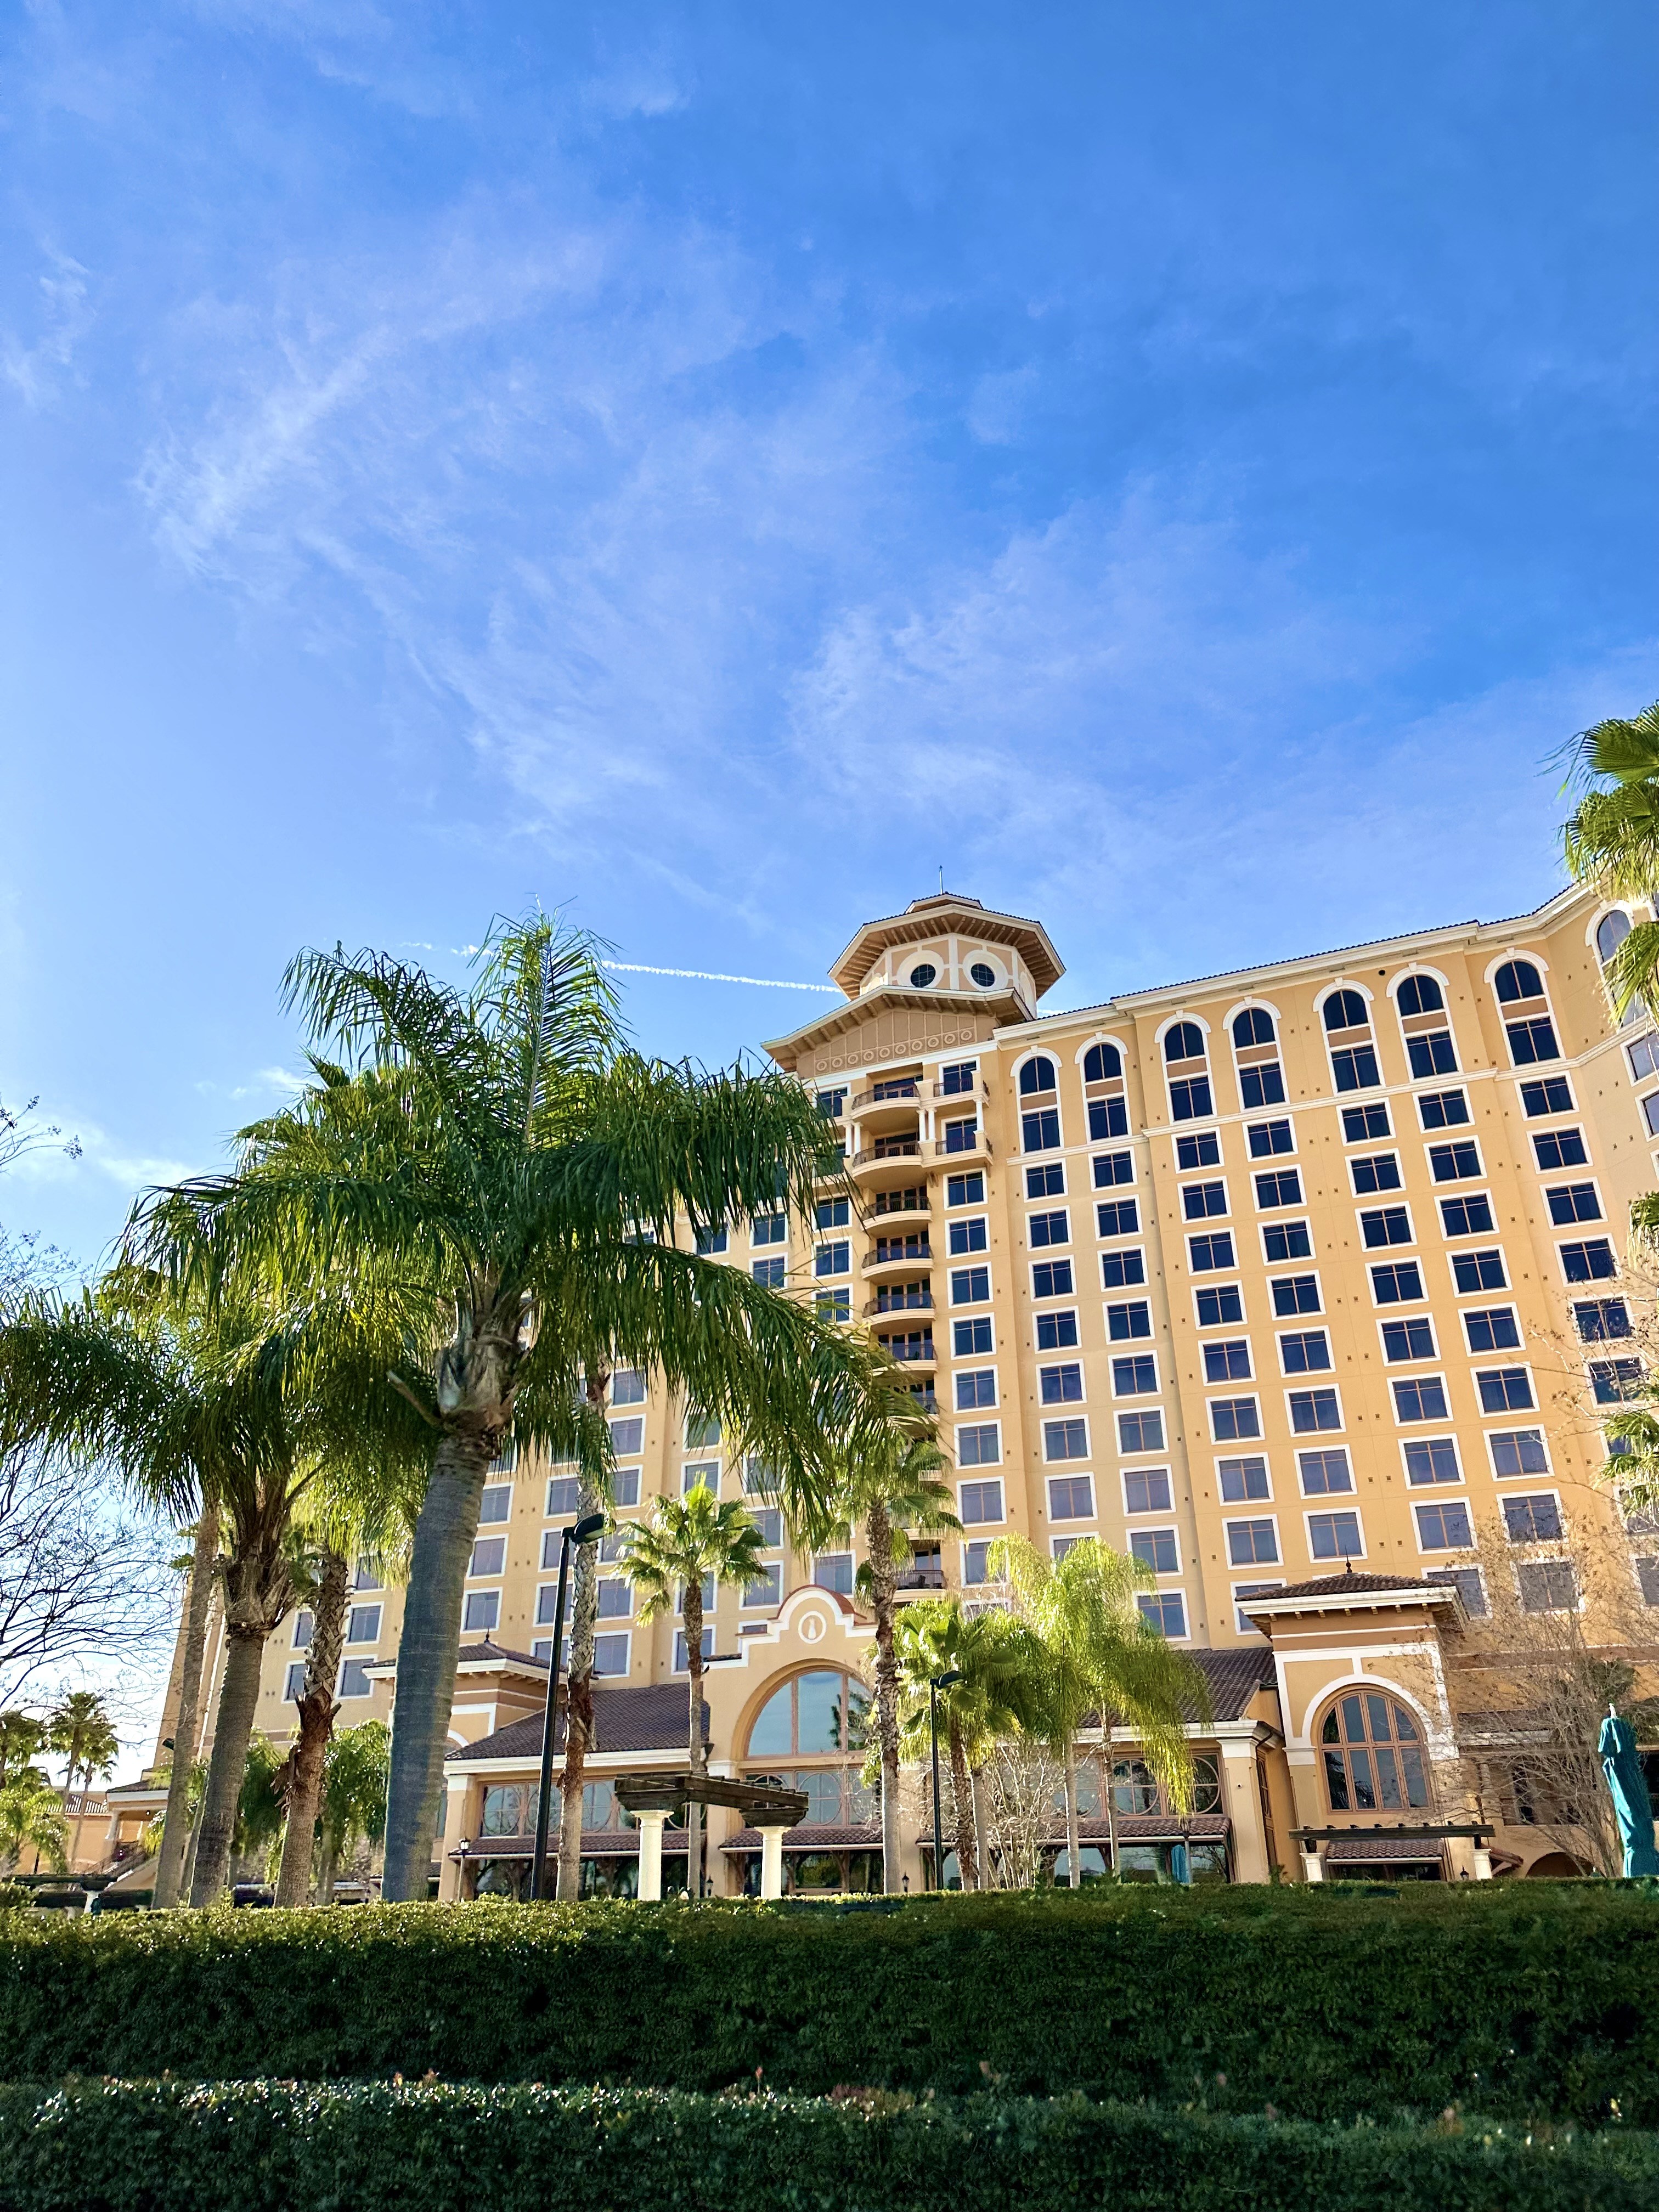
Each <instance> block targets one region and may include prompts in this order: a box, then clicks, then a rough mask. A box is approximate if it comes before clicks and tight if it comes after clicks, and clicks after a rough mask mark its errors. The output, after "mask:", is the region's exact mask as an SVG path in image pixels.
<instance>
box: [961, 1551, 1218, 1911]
mask: <svg viewBox="0 0 1659 2212" xmlns="http://www.w3.org/2000/svg"><path fill="white" fill-rule="evenodd" d="M990 1564H991V1570H992V1572H993V1573H994V1574H997V1575H1006V1577H1007V1578H1008V1581H1009V1583H1010V1584H1011V1586H1012V1594H1013V1598H1014V1602H1015V1605H1016V1607H1017V1609H1018V1613H1019V1615H1020V1616H1021V1617H1022V1618H1023V1619H1024V1620H1025V1621H1026V1622H1027V1624H1028V1625H1029V1626H1030V1629H1031V1630H1032V1632H1033V1633H1034V1635H1035V1636H1036V1640H1037V1643H1038V1644H1039V1645H1040V1647H1041V1653H1042V1667H1041V1669H1040V1672H1039V1674H1038V1675H1037V1678H1036V1681H1035V1683H1034V1684H1033V1690H1034V1692H1035V1697H1034V1705H1035V1709H1036V1717H1035V1719H1034V1724H1033V1727H1032V1731H1031V1732H1032V1733H1033V1734H1036V1735H1041V1736H1042V1738H1043V1740H1044V1741H1046V1742H1048V1744H1050V1745H1051V1746H1052V1747H1053V1748H1054V1751H1055V1752H1056V1753H1058V1754H1059V1755H1060V1758H1061V1759H1063V1760H1064V1762H1065V1768H1066V1867H1067V1879H1068V1881H1070V1884H1071V1886H1072V1887H1073V1889H1077V1888H1079V1887H1081V1885H1082V1880H1083V1871H1082V1861H1081V1850H1082V1839H1081V1836H1080V1833H1079V1827H1078V1802H1077V1737H1078V1731H1079V1729H1082V1728H1084V1727H1085V1726H1086V1725H1087V1724H1088V1723H1089V1722H1090V1721H1091V1720H1095V1719H1098V1721H1099V1723H1100V1729H1101V1734H1102V1737H1103V1741H1104V1743H1105V1746H1106V1750H1107V1759H1106V1764H1107V1766H1108V1768H1109V1766H1110V1763H1111V1761H1110V1747H1111V1740H1112V1729H1113V1727H1114V1725H1115V1723H1116V1722H1118V1721H1121V1722H1123V1723H1125V1724H1127V1726H1128V1727H1130V1728H1132V1729H1134V1731H1135V1732H1136V1734H1137V1735H1138V1736H1139V1739H1140V1743H1141V1755H1142V1757H1143V1758H1144V1759H1146V1764H1147V1765H1148V1766H1149V1767H1150V1768H1151V1769H1152V1772H1153V1774H1154V1775H1155V1776H1156V1777H1157V1778H1158V1781H1159V1782H1160V1783H1161V1784H1163V1785H1164V1790H1166V1792H1167V1793H1168V1795H1169V1796H1170V1801H1171V1802H1172V1803H1174V1804H1175V1805H1176V1807H1178V1808H1185V1807H1187V1806H1189V1805H1190V1804H1191V1802H1192V1794H1193V1761H1192V1753H1190V1751H1189V1750H1188V1747H1187V1733H1186V1723H1187V1720H1188V1715H1189V1714H1190V1715H1191V1716H1192V1717H1194V1718H1200V1717H1203V1716H1204V1715H1206V1714H1207V1712H1208V1711H1209V1689H1208V1686H1207V1684H1206V1681H1205V1680H1204V1677H1203V1675H1202V1674H1201V1673H1200V1671H1199V1669H1198V1668H1197V1667H1196V1666H1194V1663H1193V1662H1192V1661H1191V1660H1190V1659H1189V1658H1188V1657H1187V1656H1186V1654H1185V1653H1184V1652H1180V1651H1177V1650H1175V1648H1174V1646H1173V1645H1171V1644H1168V1643H1166V1642H1165V1641H1164V1638H1163V1637H1162V1636H1160V1635H1159V1634H1158V1631H1157V1630H1156V1629H1155V1628H1153V1627H1152V1624H1151V1623H1150V1622H1149V1621H1147V1620H1144V1619H1143V1618H1142V1616H1141V1613H1140V1611H1139V1607H1137V1605H1136V1603H1135V1597H1136V1594H1137V1592H1139V1591H1140V1590H1142V1589H1156V1588H1157V1587H1158V1578H1157V1577H1156V1575H1154V1574H1153V1572H1152V1570H1151V1569H1150V1568H1148V1567H1146V1566H1143V1565H1141V1563H1140V1561H1139V1560H1138V1559H1129V1558H1127V1557H1126V1556H1125V1554H1124V1553H1121V1552H1115V1551H1113V1550H1112V1549H1111V1547H1109V1545H1106V1544H1103V1543H1102V1542H1101V1541H1100V1540H1099V1539H1098V1537H1095V1536H1086V1537H1085V1538H1083V1539H1082V1540H1081V1541H1079V1542H1078V1543H1075V1544H1073V1546H1072V1547H1070V1549H1069V1550H1068V1551H1067V1552H1066V1555H1065V1557H1064V1558H1063V1559H1045V1558H1044V1557H1043V1555H1042V1553H1041V1552H1039V1551H1038V1550H1037V1549H1036V1547H1035V1546H1034V1545H1032V1544H1030V1543H1028V1542H1027V1541H1025V1539H1024V1537H1023V1536H1008V1537H1004V1538H1002V1539H1001V1540H1000V1541H999V1542H997V1543H996V1544H994V1545H993V1546H992V1547H991V1553H990ZM1109 1786H1110V1776H1109V1774H1108V1788H1109ZM1113 1861H1114V1867H1115V1862H1116V1853H1115V1850H1114V1852H1113Z"/></svg>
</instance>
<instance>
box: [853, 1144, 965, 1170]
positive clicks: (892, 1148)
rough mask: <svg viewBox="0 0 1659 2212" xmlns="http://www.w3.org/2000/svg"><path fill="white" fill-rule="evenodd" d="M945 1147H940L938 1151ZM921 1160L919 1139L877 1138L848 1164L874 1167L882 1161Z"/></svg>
mask: <svg viewBox="0 0 1659 2212" xmlns="http://www.w3.org/2000/svg"><path fill="white" fill-rule="evenodd" d="M944 1149H945V1147H944V1146H942V1145H941V1146H940V1147H939V1150H940V1151H941V1152H943V1151H944ZM920 1158H921V1138H920V1137H878V1138H877V1139H876V1141H875V1143H874V1144H873V1145H868V1146H866V1147H865V1149H864V1150H863V1151H862V1152H854V1155H853V1157H852V1158H851V1159H850V1160H849V1161H848V1166H849V1167H854V1168H867V1167H874V1166H876V1165H877V1164H878V1163H879V1162H881V1161H884V1160H919V1159H920Z"/></svg>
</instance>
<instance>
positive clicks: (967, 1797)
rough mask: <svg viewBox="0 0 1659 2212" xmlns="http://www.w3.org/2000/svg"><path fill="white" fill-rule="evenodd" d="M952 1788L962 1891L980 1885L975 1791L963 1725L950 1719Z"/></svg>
mask: <svg viewBox="0 0 1659 2212" xmlns="http://www.w3.org/2000/svg"><path fill="white" fill-rule="evenodd" d="M951 1792H952V1794H953V1795H954V1796H955V1798H956V1801H957V1873H958V1874H959V1875H960V1876H961V1877H962V1887H963V1893H964V1894H965V1893H966V1892H968V1891H969V1890H970V1889H977V1888H978V1887H979V1854H978V1852H977V1850H975V1835H974V1794H973V1790H972V1788H971V1786H970V1785H969V1778H968V1754H967V1753H966V1752H965V1751H964V1750H963V1743H962V1729H961V1728H960V1727H959V1726H958V1724H957V1722H955V1721H954V1720H953V1721H952V1722H951Z"/></svg>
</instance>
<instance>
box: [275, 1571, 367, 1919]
mask: <svg viewBox="0 0 1659 2212" xmlns="http://www.w3.org/2000/svg"><path fill="white" fill-rule="evenodd" d="M348 1573H349V1570H348V1568H347V1565H346V1561H345V1558H344V1555H343V1553H339V1552H325V1553H324V1554H323V1571H322V1574H321V1577H319V1581H318V1584H317V1595H316V1600H315V1602H314V1604H313V1608H312V1615H311V1649H310V1650H309V1651H308V1652H307V1654H306V1687H305V1695H304V1696H303V1697H302V1698H301V1699H300V1740H299V1741H298V1742H297V1743H296V1744H295V1747H294V1750H293V1753H292V1755H291V1757H290V1759H289V1783H288V1832H287V1833H286V1834H285V1835H284V1836H283V1863H282V1869H281V1871H280V1872H279V1873H278V1875H277V1876H276V1902H277V1904H278V1905H308V1904H309V1903H310V1902H311V1854H312V1847H313V1844H314V1843H315V1841H316V1827H317V1807H318V1804H319V1801H320V1799H321V1797H322V1794H323V1761H324V1759H325V1758H326V1757H327V1755H328V1740H329V1738H330V1736H331V1735H333V1733H334V1716H335V1714H336V1712H337V1711H338V1710H339V1708H338V1707H337V1705H336V1704H335V1702H334V1680H335V1677H336V1675H337V1674H338V1673H339V1671H340V1652H341V1649H342V1647H343V1644H344V1642H345V1615H346V1582H347V1579H348Z"/></svg>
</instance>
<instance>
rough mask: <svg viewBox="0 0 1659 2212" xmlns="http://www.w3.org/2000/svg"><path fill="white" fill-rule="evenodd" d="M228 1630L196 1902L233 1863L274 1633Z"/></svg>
mask: <svg viewBox="0 0 1659 2212" xmlns="http://www.w3.org/2000/svg"><path fill="white" fill-rule="evenodd" d="M268 1634H269V1631H268V1630H265V1629H263V1628H253V1627H248V1626H242V1625H240V1624H235V1623H233V1624H232V1625H231V1626H230V1627H229V1628H228V1639H229V1642H228V1650H226V1653H225V1679H224V1682H223V1685H222V1687H221V1689H220V1692H219V1713H218V1718H217V1720H216V1723H215V1724H214V1730H213V1758H212V1761H211V1763H210V1765H209V1767H208V1784H207V1796H206V1797H205V1798H204V1801H203V1804H202V1818H201V1822H200V1825H199V1826H198V1829H197V1838H196V1865H195V1869H194V1871H193V1872H192V1873H191V1878H190V1901H191V1904H192V1905H210V1904H211V1903H212V1902H213V1900H214V1899H215V1898H216V1897H217V1896H218V1894H219V1892H220V1891H221V1890H222V1888H223V1887H224V1886H225V1876H226V1875H227V1873H228V1870H229V1867H230V1843H231V1837H232V1835H233V1833H234V1830H235V1826H236V1804H237V1800H238V1799H239V1798H240V1796H241V1794H242V1776H243V1773H244V1771H245V1770H246V1765H247V1747H248V1745H249V1743H250V1742H251V1741H252V1736H253V1715H254V1711H255V1709H256V1708H257V1706H258V1702H259V1668H260V1665H261V1663H262V1662H263V1661H264V1651H265V1638H266V1637H267V1635H268Z"/></svg>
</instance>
